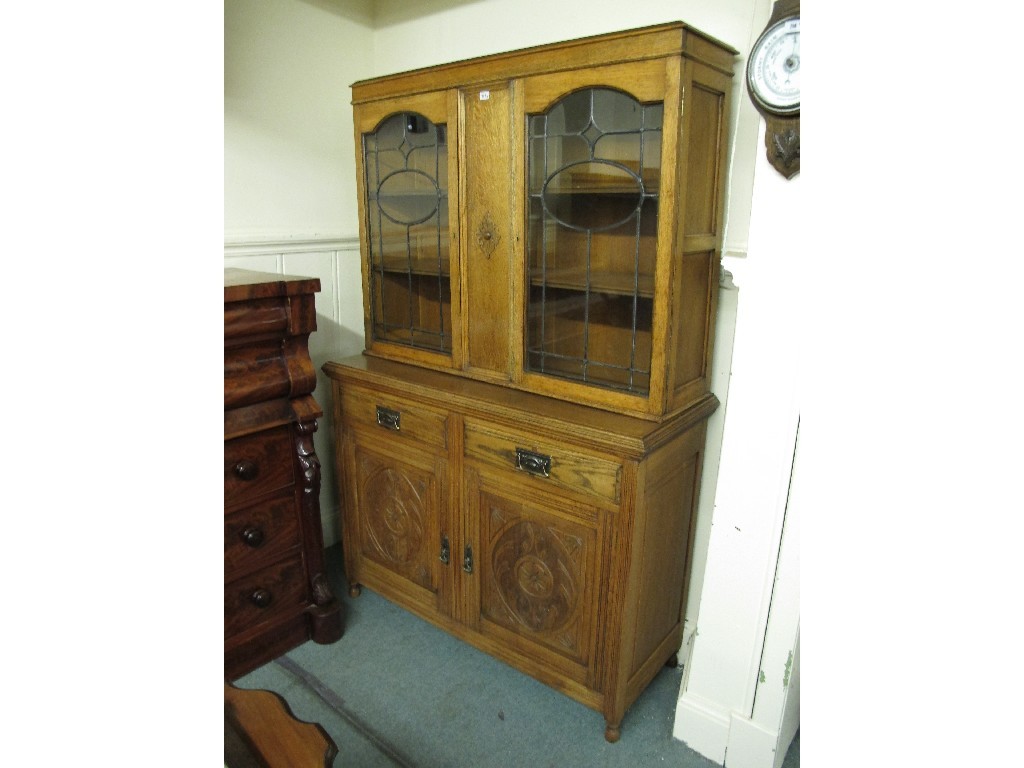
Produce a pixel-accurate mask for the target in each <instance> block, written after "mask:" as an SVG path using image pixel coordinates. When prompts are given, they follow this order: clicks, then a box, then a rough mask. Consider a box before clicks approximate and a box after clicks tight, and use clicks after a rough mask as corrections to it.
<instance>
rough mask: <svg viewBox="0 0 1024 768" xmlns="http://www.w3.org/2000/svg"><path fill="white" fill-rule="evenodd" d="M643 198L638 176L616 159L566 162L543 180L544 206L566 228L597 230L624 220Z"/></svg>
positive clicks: (612, 227)
mask: <svg viewBox="0 0 1024 768" xmlns="http://www.w3.org/2000/svg"><path fill="white" fill-rule="evenodd" d="M643 198H644V186H643V182H642V181H641V180H640V177H639V176H637V175H636V174H635V173H633V172H632V171H630V170H628V169H627V168H624V167H623V166H621V165H618V164H616V163H611V162H608V161H605V160H588V161H584V162H580V163H573V164H572V165H567V166H564V167H562V168H561V169H559V170H558V171H556V172H555V173H553V174H552V175H551V176H550V177H548V180H547V181H546V182H545V183H544V189H543V191H542V192H541V199H542V200H543V203H544V209H545V210H546V211H547V213H548V214H550V215H551V217H552V218H554V219H555V220H556V221H558V223H559V224H561V225H563V226H565V227H569V228H570V229H577V230H587V231H591V232H600V231H603V230H607V229H615V228H616V227H619V226H621V225H622V224H625V223H626V222H627V221H629V220H630V219H631V218H633V216H634V215H635V214H636V212H637V210H639V208H640V205H641V203H642V202H643Z"/></svg>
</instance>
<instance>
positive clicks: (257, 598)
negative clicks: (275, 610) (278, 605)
mask: <svg viewBox="0 0 1024 768" xmlns="http://www.w3.org/2000/svg"><path fill="white" fill-rule="evenodd" d="M249 599H250V600H252V603H253V605H255V606H256V607H257V608H266V607H267V606H268V605H270V603H271V602H273V600H274V596H273V595H271V594H270V590H269V589H257V590H256V591H255V592H253V593H252V595H250V597H249Z"/></svg>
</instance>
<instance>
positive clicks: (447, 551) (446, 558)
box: [438, 536, 452, 565]
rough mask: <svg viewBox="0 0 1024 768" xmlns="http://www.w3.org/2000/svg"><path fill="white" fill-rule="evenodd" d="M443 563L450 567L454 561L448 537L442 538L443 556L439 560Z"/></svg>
mask: <svg viewBox="0 0 1024 768" xmlns="http://www.w3.org/2000/svg"><path fill="white" fill-rule="evenodd" d="M438 560H440V561H441V562H442V563H444V564H445V565H448V563H450V562H451V561H452V547H451V544H449V543H448V537H447V536H442V537H441V556H440V557H439V558H438Z"/></svg>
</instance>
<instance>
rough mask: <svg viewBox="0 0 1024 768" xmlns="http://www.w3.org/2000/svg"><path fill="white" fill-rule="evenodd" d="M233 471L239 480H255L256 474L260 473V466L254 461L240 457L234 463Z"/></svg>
mask: <svg viewBox="0 0 1024 768" xmlns="http://www.w3.org/2000/svg"><path fill="white" fill-rule="evenodd" d="M234 472H235V477H237V478H238V479H239V480H255V479H256V475H258V474H259V473H260V468H259V467H258V466H257V465H256V462H254V461H249V460H248V459H242V460H241V461H240V462H238V463H237V464H235V467H234Z"/></svg>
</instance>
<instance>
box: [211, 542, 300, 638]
mask: <svg viewBox="0 0 1024 768" xmlns="http://www.w3.org/2000/svg"><path fill="white" fill-rule="evenodd" d="M308 598H309V589H308V588H307V586H306V573H305V569H304V568H303V566H302V556H301V555H296V556H295V557H293V558H290V559H288V560H284V561H281V562H278V563H274V564H273V565H270V566H267V567H266V568H263V569H261V570H259V571H256V572H255V573H253V574H250V575H249V576H245V577H243V578H240V579H237V580H235V581H232V582H230V583H228V584H226V585H225V586H224V636H225V637H232V636H233V635H237V634H239V633H241V632H244V631H245V630H247V629H251V628H253V627H256V626H257V625H259V624H263V623H265V622H268V621H273V620H274V619H277V618H279V617H283V616H287V615H289V614H294V613H295V612H296V611H298V610H301V609H302V608H303V606H305V605H306V604H307V603H308V602H309V599H308Z"/></svg>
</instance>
